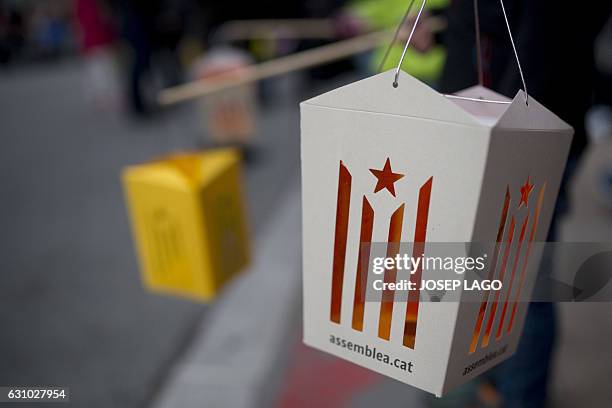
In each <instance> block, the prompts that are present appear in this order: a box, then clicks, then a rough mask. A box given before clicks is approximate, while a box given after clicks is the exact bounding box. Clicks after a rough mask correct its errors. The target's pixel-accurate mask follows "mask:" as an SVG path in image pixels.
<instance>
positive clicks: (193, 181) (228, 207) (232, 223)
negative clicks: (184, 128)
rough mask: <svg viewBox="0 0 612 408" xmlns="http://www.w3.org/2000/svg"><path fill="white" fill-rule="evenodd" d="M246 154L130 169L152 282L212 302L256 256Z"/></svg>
mask: <svg viewBox="0 0 612 408" xmlns="http://www.w3.org/2000/svg"><path fill="white" fill-rule="evenodd" d="M240 173H241V171H240V156H239V154H238V153H237V152H236V151H235V150H234V149H219V150H212V151H208V152H203V153H187V154H181V155H174V156H170V157H167V158H165V159H162V160H158V161H153V162H149V163H145V164H142V165H137V166H131V167H128V168H127V169H125V170H124V172H123V184H124V189H125V192H126V198H127V204H128V208H129V215H130V218H131V222H132V230H133V235H134V239H135V241H136V247H137V250H138V256H139V259H140V265H141V269H142V276H143V280H144V283H145V285H146V286H147V287H148V288H149V289H151V290H152V291H156V292H165V293H173V294H180V295H186V296H189V297H192V298H196V299H201V300H209V299H211V298H213V297H214V296H215V295H216V294H217V293H218V292H219V291H220V289H221V288H222V287H223V285H224V284H225V283H227V282H228V281H229V280H231V279H232V278H233V277H234V276H236V274H238V273H239V272H240V271H241V270H242V269H244V268H245V266H246V265H247V263H248V261H249V236H248V231H247V225H246V214H245V204H244V196H243V193H242V178H241V174H240Z"/></svg>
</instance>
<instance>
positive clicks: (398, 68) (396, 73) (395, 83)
mask: <svg viewBox="0 0 612 408" xmlns="http://www.w3.org/2000/svg"><path fill="white" fill-rule="evenodd" d="M425 4H427V0H423V2H422V3H421V8H420V9H419V12H418V14H417V16H416V18H415V20H414V24H413V25H412V29H411V30H410V35H409V36H408V40H407V41H406V45H404V50H403V51H402V56H401V57H400V60H399V63H398V64H397V68H396V69H395V78H394V79H393V87H394V88H397V87H398V85H399V82H398V81H399V74H400V70H401V68H402V63H403V62H404V58H406V52H407V51H408V47H409V46H410V41H411V40H412V36H413V34H414V30H415V29H416V26H417V24H419V20H420V19H421V14H423V9H424V8H425ZM410 6H411V7H412V3H411V4H410ZM400 28H401V27H400ZM398 32H399V31H398Z"/></svg>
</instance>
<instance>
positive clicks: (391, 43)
mask: <svg viewBox="0 0 612 408" xmlns="http://www.w3.org/2000/svg"><path fill="white" fill-rule="evenodd" d="M414 1H415V0H410V4H408V8H407V9H406V12H405V13H404V17H402V21H400V23H399V25H398V26H397V29H396V30H395V34H394V35H393V39H392V40H391V42H390V43H389V46H388V47H387V50H386V51H385V55H384V56H383V58H382V60H381V61H380V65H379V66H378V73H381V72H382V70H383V68H384V67H385V63H386V62H387V59H388V58H389V53H390V52H391V49H392V48H393V46H394V45H395V43H396V42H397V37H399V33H400V32H401V31H402V28H403V27H404V24H406V20H407V19H408V16H409V15H410V11H411V10H412V6H413V5H414Z"/></svg>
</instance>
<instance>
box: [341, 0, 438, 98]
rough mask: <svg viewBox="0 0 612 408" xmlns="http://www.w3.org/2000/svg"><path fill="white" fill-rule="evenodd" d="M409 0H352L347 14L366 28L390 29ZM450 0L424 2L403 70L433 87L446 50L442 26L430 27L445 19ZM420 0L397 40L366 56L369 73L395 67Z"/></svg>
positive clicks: (395, 25) (401, 14)
mask: <svg viewBox="0 0 612 408" xmlns="http://www.w3.org/2000/svg"><path fill="white" fill-rule="evenodd" d="M409 4H410V1H406V0H354V1H351V2H350V3H349V4H348V11H349V13H350V14H351V15H352V16H354V17H356V18H357V19H358V20H360V21H361V25H363V26H364V27H367V29H368V30H383V29H393V28H395V27H397V25H398V24H399V23H400V22H401V20H402V17H403V16H404V14H405V13H406V8H407V7H408V5H409ZM448 5H449V0H429V1H428V2H427V4H426V5H425V12H424V15H423V16H422V20H421V21H420V22H419V25H417V27H416V29H415V33H414V36H413V38H412V43H411V47H410V48H409V50H408V52H407V54H406V58H405V59H404V62H403V64H402V69H403V70H404V71H406V72H408V73H409V74H410V75H412V76H414V77H416V78H418V79H420V80H421V81H423V82H426V83H427V84H429V85H431V86H434V87H436V86H437V82H438V80H439V78H440V75H441V73H442V68H443V66H444V61H445V59H446V51H445V49H444V45H443V34H442V31H443V30H441V29H439V28H435V27H433V25H434V23H435V22H436V21H444V15H445V12H446V8H447V7H448ZM419 6H420V1H418V0H417V1H415V2H414V4H413V8H412V10H411V13H410V16H409V17H408V18H407V20H406V22H405V24H404V25H403V27H402V29H401V31H400V35H399V36H398V39H397V42H396V43H395V44H393V45H392V46H391V48H390V49H389V54H388V56H387V58H386V60H384V64H382V66H381V63H382V62H383V59H384V56H385V53H386V51H387V48H388V44H384V45H383V46H381V47H379V48H378V49H377V50H376V51H375V52H374V53H373V54H372V55H371V58H370V59H369V63H368V65H369V67H368V68H369V70H370V71H371V72H378V71H379V70H381V71H387V70H389V69H392V68H395V67H396V66H397V64H398V62H399V60H400V57H401V54H402V51H403V48H404V43H405V41H406V40H407V39H408V35H409V33H410V29H411V28H412V26H413V25H414V22H415V16H416V13H417V11H418V7H419Z"/></svg>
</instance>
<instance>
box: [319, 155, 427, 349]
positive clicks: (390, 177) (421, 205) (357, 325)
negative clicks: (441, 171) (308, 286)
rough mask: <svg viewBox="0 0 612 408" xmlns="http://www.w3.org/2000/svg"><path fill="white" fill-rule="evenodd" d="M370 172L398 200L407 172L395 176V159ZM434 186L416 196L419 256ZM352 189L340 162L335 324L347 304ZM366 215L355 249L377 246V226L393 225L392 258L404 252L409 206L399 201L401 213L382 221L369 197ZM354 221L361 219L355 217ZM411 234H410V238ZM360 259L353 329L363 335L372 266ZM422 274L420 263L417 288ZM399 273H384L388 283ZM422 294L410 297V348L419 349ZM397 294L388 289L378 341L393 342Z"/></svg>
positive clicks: (333, 291) (389, 242)
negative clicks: (374, 243)
mask: <svg viewBox="0 0 612 408" xmlns="http://www.w3.org/2000/svg"><path fill="white" fill-rule="evenodd" d="M370 172H371V174H372V175H373V176H374V177H375V178H376V186H375V188H374V193H373V194H377V193H379V192H381V191H386V192H387V193H389V194H390V195H391V196H393V197H396V192H395V182H396V181H398V180H400V179H401V178H403V177H404V174H401V173H394V172H393V170H392V168H391V160H390V159H389V158H387V160H386V162H385V164H384V166H383V168H382V170H377V169H370ZM432 186H433V177H430V178H429V179H428V180H427V181H425V183H424V184H423V185H422V186H421V188H420V190H419V192H418V195H417V194H415V198H416V199H417V200H418V202H417V210H416V214H415V216H416V223H415V230H414V235H413V241H414V246H413V256H415V257H417V256H420V255H421V254H422V253H423V251H424V249H425V241H426V236H427V221H428V218H429V204H430V199H431V191H432ZM351 187H352V175H351V172H350V170H349V169H348V168H347V167H346V165H345V164H344V163H343V162H342V161H340V164H339V175H338V197H337V206H336V225H335V237H334V256H333V264H332V285H331V308H330V320H331V321H332V322H335V323H338V324H340V323H341V321H340V320H341V305H342V288H343V285H344V272H345V261H346V252H347V245H349V244H351V243H349V242H347V241H348V228H349V223H350V222H351V214H350V204H351ZM361 200H362V204H361V217H360V218H358V217H359V215H358V214H357V219H356V221H355V222H359V223H360V234H359V242H356V243H355V244H356V245H359V247H360V248H361V246H362V245H363V244H369V243H371V242H372V231H373V228H374V223H375V222H388V223H389V229H388V231H389V233H388V239H387V257H395V256H396V255H397V253H398V251H399V244H400V242H401V240H402V234H403V231H402V230H403V223H404V217H405V216H408V215H407V214H405V207H406V205H405V203H402V202H398V203H397V209H396V210H395V211H394V212H393V214H392V215H391V217H390V219H389V220H384V219H377V218H376V211H375V209H374V208H373V207H372V204H371V203H370V200H369V199H368V196H367V195H366V194H364V195H363V196H362V197H361ZM353 218H356V217H355V215H353ZM406 235H408V234H406ZM358 254H359V255H358V259H357V278H356V279H355V291H354V298H353V311H352V322H351V326H352V328H353V329H355V330H358V331H363V317H364V308H365V291H366V282H367V273H368V266H369V263H370V258H369V253H367V254H361V251H358ZM421 275H422V268H421V265H419V267H418V268H417V269H416V271H414V273H413V274H412V275H411V277H410V279H411V281H412V282H413V284H414V285H416V286H417V287H419V286H420V281H421ZM396 278H397V271H396V270H395V269H388V270H386V271H385V274H384V282H385V283H391V282H395V281H396ZM419 296H420V293H419V290H418V289H417V290H412V291H410V292H409V293H408V299H407V302H406V305H405V307H406V312H405V322H404V336H403V344H404V346H406V347H409V348H412V349H414V347H415V339H416V330H417V322H418V315H419ZM394 297H395V292H394V291H393V290H388V289H385V290H384V291H383V294H382V297H381V301H380V311H379V318H378V337H380V338H381V339H384V340H389V339H390V336H391V319H392V316H393V307H394V304H395V299H394Z"/></svg>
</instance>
